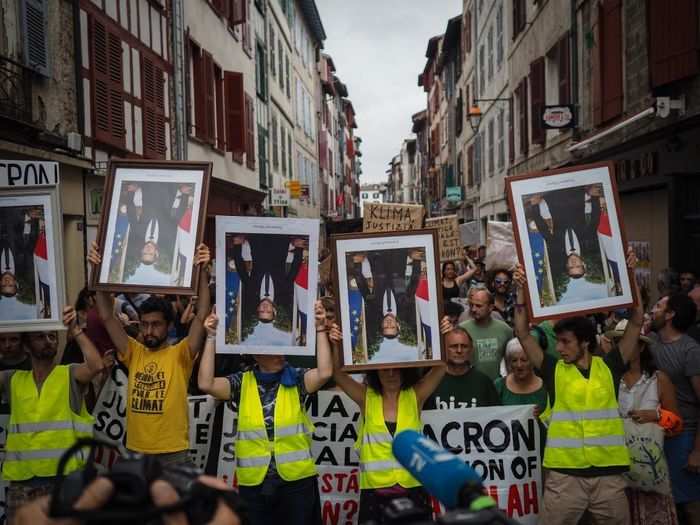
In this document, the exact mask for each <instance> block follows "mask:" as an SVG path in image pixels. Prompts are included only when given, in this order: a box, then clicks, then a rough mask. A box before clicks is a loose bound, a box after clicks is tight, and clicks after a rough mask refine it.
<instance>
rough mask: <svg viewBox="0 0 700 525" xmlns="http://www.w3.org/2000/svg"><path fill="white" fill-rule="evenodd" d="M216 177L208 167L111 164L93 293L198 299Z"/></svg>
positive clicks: (168, 163)
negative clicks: (197, 260) (199, 253)
mask: <svg viewBox="0 0 700 525" xmlns="http://www.w3.org/2000/svg"><path fill="white" fill-rule="evenodd" d="M210 176H211V164H210V163H206V162H183V161H126V160H117V161H112V162H110V166H109V172H108V175H107V181H106V184H105V192H104V205H103V206H102V215H101V219H100V228H99V234H98V238H99V241H98V244H99V246H100V253H101V254H102V264H101V265H100V267H99V268H98V269H97V271H96V272H94V274H93V275H92V288H93V289H96V290H105V291H112V292H137V291H138V292H146V293H164V294H180V295H194V294H195V293H196V290H197V280H198V277H199V272H197V271H195V267H194V255H195V250H196V247H197V245H198V244H199V243H200V242H201V239H202V235H203V233H204V224H205V217H206V208H207V196H208V193H209V191H208V190H209V179H210Z"/></svg>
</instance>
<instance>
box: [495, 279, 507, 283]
mask: <svg viewBox="0 0 700 525" xmlns="http://www.w3.org/2000/svg"><path fill="white" fill-rule="evenodd" d="M493 282H495V283H496V284H510V280H508V279H494V280H493Z"/></svg>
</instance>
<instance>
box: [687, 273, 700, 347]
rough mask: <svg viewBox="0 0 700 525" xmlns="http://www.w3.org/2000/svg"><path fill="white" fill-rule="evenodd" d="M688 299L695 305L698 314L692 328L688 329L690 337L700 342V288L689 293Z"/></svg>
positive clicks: (697, 287)
mask: <svg viewBox="0 0 700 525" xmlns="http://www.w3.org/2000/svg"><path fill="white" fill-rule="evenodd" d="M688 297H690V298H691V299H692V300H693V302H694V303H695V307H696V308H697V312H698V313H697V314H696V316H695V322H694V323H693V324H692V325H691V326H690V328H688V332H687V333H688V335H689V336H690V337H692V338H693V339H695V340H696V341H698V342H700V286H696V287H695V288H693V289H692V290H691V291H690V292H689V293H688Z"/></svg>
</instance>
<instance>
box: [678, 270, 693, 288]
mask: <svg viewBox="0 0 700 525" xmlns="http://www.w3.org/2000/svg"><path fill="white" fill-rule="evenodd" d="M679 281H680V285H681V290H680V291H681V292H682V293H690V292H691V291H692V290H693V289H694V288H695V286H696V285H697V277H696V275H695V272H691V271H689V270H687V271H685V272H681V275H680V278H679Z"/></svg>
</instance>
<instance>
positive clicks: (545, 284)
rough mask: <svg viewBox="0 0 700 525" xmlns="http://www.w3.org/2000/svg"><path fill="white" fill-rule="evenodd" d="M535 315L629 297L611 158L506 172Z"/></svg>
mask: <svg viewBox="0 0 700 525" xmlns="http://www.w3.org/2000/svg"><path fill="white" fill-rule="evenodd" d="M506 184H507V190H508V198H509V199H510V207H511V211H512V216H513V226H514V227H513V231H514V234H515V239H516V247H517V250H518V257H519V259H520V261H521V263H522V264H523V267H524V268H525V273H526V276H527V282H528V291H529V293H528V308H529V310H530V315H531V316H532V318H533V319H534V320H540V319H546V318H548V319H552V318H561V317H568V316H572V315H584V314H587V313H592V312H597V311H604V310H612V309H616V308H624V307H628V306H630V305H632V304H633V302H634V301H633V295H632V287H631V281H630V275H629V273H628V271H627V265H626V262H625V252H626V250H625V246H626V242H625V235H624V227H623V224H622V216H621V214H620V205H619V199H618V195H617V188H616V186H615V174H614V172H613V165H612V163H601V164H591V165H584V166H576V167H573V168H566V169H560V170H552V171H547V172H541V173H535V174H528V175H522V176H516V177H509V178H507V179H506Z"/></svg>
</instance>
